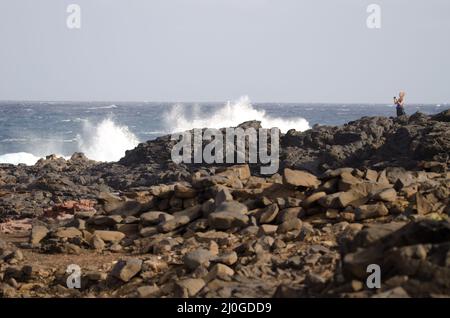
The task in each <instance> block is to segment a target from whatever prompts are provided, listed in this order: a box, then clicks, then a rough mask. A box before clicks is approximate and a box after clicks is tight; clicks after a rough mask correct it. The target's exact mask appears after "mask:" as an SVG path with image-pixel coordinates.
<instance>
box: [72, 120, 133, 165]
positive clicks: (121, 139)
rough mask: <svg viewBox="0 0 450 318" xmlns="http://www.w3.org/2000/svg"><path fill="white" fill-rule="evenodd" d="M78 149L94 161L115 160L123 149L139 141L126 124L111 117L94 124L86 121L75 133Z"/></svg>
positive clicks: (127, 148)
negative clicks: (121, 124) (81, 130)
mask: <svg viewBox="0 0 450 318" xmlns="http://www.w3.org/2000/svg"><path fill="white" fill-rule="evenodd" d="M77 141H78V148H79V151H81V152H83V153H84V154H85V155H86V156H87V157H88V158H90V159H93V160H96V161H117V160H119V159H120V158H122V157H123V156H124V155H125V151H126V150H129V149H133V148H134V147H136V146H137V144H138V143H139V141H138V139H137V137H136V136H135V135H134V134H133V133H132V132H131V131H130V130H129V129H128V127H127V126H120V125H118V124H116V123H115V122H114V121H113V120H112V119H111V118H107V119H104V120H103V121H101V122H100V123H98V124H96V125H94V124H92V123H91V122H89V121H87V122H85V123H84V126H83V132H82V133H81V134H79V135H77Z"/></svg>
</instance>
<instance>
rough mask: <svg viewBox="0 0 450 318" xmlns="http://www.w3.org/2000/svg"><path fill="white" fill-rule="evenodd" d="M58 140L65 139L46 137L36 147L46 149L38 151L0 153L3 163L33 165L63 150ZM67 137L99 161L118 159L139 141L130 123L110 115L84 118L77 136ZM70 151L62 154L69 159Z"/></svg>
mask: <svg viewBox="0 0 450 318" xmlns="http://www.w3.org/2000/svg"><path fill="white" fill-rule="evenodd" d="M57 141H60V142H65V141H66V140H63V139H61V140H59V139H55V140H54V143H51V144H50V143H49V142H48V141H47V142H46V143H45V145H44V144H41V143H36V146H35V148H36V149H46V150H41V151H37V152H36V153H34V152H33V153H30V152H17V153H7V154H3V155H0V163H9V164H14V165H17V164H19V163H23V164H26V165H34V164H35V163H36V162H37V161H38V160H39V159H41V158H44V157H46V156H47V155H49V154H52V153H56V154H60V153H62V151H61V147H60V144H61V143H57ZM68 141H70V142H72V141H74V142H76V143H77V151H79V152H83V153H84V154H85V155H86V156H87V157H88V158H89V159H92V160H96V161H118V160H119V159H120V158H122V157H123V156H124V155H125V151H126V150H129V149H133V148H134V147H136V146H137V145H138V143H139V140H138V138H137V137H136V136H135V135H134V134H133V133H132V132H131V131H130V130H129V129H128V127H127V126H121V125H119V124H116V123H115V122H114V121H113V119H111V118H107V119H104V120H102V121H100V122H99V123H97V124H94V123H92V122H90V121H88V120H87V121H84V122H83V126H82V131H81V133H80V134H78V135H77V137H76V139H75V140H68ZM41 152H42V153H41ZM70 155H71V154H68V156H62V155H59V156H60V157H61V156H62V157H64V158H65V159H69V158H70Z"/></svg>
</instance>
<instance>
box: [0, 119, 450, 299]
mask: <svg viewBox="0 0 450 318" xmlns="http://www.w3.org/2000/svg"><path fill="white" fill-rule="evenodd" d="M241 126H242V127H254V128H255V129H259V128H261V126H260V123H259V122H247V123H244V124H242V125H241ZM173 144H174V142H173V141H171V140H170V136H164V137H160V138H157V139H155V140H151V141H148V142H146V143H142V144H140V145H139V146H138V147H136V148H135V149H133V150H130V151H127V153H126V155H125V157H124V158H122V159H121V160H120V161H119V162H117V163H98V162H94V161H91V160H88V159H87V158H86V157H85V156H84V155H83V154H79V153H77V154H74V155H73V156H72V158H71V159H70V160H64V159H62V158H57V157H56V156H49V157H47V158H46V159H42V160H40V161H39V162H37V163H36V164H35V165H34V166H23V165H19V166H12V165H5V164H2V165H0V296H1V297H444V296H445V297H448V296H450V223H449V215H450V172H449V170H448V164H449V156H450V110H447V111H444V112H442V113H440V114H437V115H434V116H428V115H424V114H420V113H416V114H414V115H412V116H409V117H408V116H403V117H400V118H385V117H364V118H361V119H360V120H357V121H353V122H350V123H348V124H346V125H344V126H339V127H328V126H315V127H313V129H310V130H308V131H305V132H297V131H294V130H290V131H288V132H287V133H286V134H284V135H282V136H281V137H280V145H281V153H280V170H279V172H278V173H277V174H274V175H271V176H262V175H259V174H258V171H259V170H258V169H256V168H257V165H254V164H250V165H247V164H241V165H221V166H217V165H216V166H214V165H199V164H197V165H186V164H179V165H177V164H175V163H173V162H172V161H171V160H170V150H171V148H172V147H173ZM70 264H77V265H79V266H80V268H81V273H80V274H81V288H80V289H69V288H68V287H67V284H66V282H67V279H68V277H69V275H70V273H67V272H66V269H67V266H68V265H70ZM370 264H377V265H379V266H380V269H381V278H382V283H381V288H379V289H371V288H369V287H368V286H367V284H366V278H367V276H368V275H369V274H368V273H367V266H368V265H370Z"/></svg>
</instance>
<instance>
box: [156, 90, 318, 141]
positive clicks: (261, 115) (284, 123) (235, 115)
mask: <svg viewBox="0 0 450 318" xmlns="http://www.w3.org/2000/svg"><path fill="white" fill-rule="evenodd" d="M163 119H164V123H165V127H166V128H167V131H168V132H169V133H173V132H180V131H186V130H190V129H193V128H224V127H236V126H237V125H239V124H241V123H243V122H245V121H249V120H258V121H261V125H262V127H264V128H272V127H278V128H280V130H281V132H286V131H288V130H289V129H296V130H299V131H304V130H307V129H309V128H310V126H309V123H308V121H307V120H306V119H304V118H302V117H293V118H290V119H287V118H279V117H272V116H270V115H268V114H267V113H266V112H265V110H262V109H256V108H255V107H254V106H253V105H252V104H251V102H250V99H249V98H248V97H247V96H244V97H241V98H240V99H239V100H237V101H235V102H227V103H226V104H225V105H224V106H223V107H221V108H220V109H219V110H216V111H213V113H211V111H210V109H206V108H203V109H202V108H200V107H194V108H193V109H192V110H191V109H188V108H186V107H185V106H183V105H180V104H178V105H174V106H173V107H172V108H171V109H170V110H169V111H168V112H166V113H165V114H164V117H163Z"/></svg>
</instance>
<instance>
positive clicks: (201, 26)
mask: <svg viewBox="0 0 450 318" xmlns="http://www.w3.org/2000/svg"><path fill="white" fill-rule="evenodd" d="M372 3H375V4H378V5H379V6H380V8H381V15H380V17H381V28H379V29H369V28H368V27H367V24H366V20H367V18H368V16H369V15H370V13H368V12H367V7H368V6H369V5H370V4H372ZM70 4H78V5H79V6H80V8H81V14H80V17H81V28H80V29H69V28H68V27H67V23H66V22H67V18H68V16H69V13H67V12H66V10H67V6H68V5H70ZM449 14H450V1H448V0H427V1H423V0H370V1H365V0H339V1H336V0H303V1H299V0H39V1H36V0H0V100H54V101H59V100H72V101H78V100H79V101H93V100H96V101H168V102H176V101H197V102H203V101H226V100H235V99H237V98H239V96H243V95H248V96H249V97H250V99H251V100H252V101H254V102H305V103H308V102H310V103H313V102H314V103H315V102H317V103H319V102H325V103H328V102H336V103H342V102H345V103H359V102H369V103H389V102H391V101H392V97H393V96H394V95H396V94H397V93H398V91H399V90H405V91H406V93H407V101H408V102H411V103H448V102H450V78H449V76H450V58H449V57H450V37H449V36H450V19H449Z"/></svg>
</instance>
